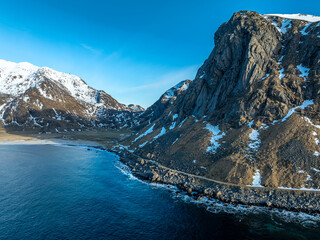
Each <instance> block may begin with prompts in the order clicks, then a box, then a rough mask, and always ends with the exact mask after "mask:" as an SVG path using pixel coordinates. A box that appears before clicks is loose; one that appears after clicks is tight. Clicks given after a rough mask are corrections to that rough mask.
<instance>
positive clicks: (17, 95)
mask: <svg viewBox="0 0 320 240" xmlns="http://www.w3.org/2000/svg"><path fill="white" fill-rule="evenodd" d="M139 107H140V106H139ZM139 107H136V108H132V107H127V106H126V105H124V104H120V103H119V102H117V101H116V100H115V99H114V98H112V97H111V96H110V95H108V94H107V93H105V92H104V91H101V90H96V89H94V88H92V87H90V86H88V85H87V84H86V83H85V82H84V81H83V80H82V79H81V78H79V77H77V76H74V75H71V74H66V73H61V72H57V71H55V70H53V69H50V68H47V67H37V66H34V65H32V64H30V63H13V62H8V61H4V60H0V117H1V121H0V124H1V125H2V126H3V127H5V128H6V129H7V130H36V131H42V132H52V131H54V132H63V131H79V130H81V129H87V128H100V127H106V128H109V127H110V128H118V127H124V126H128V125H130V126H132V125H134V124H135V123H137V121H135V122H134V121H132V118H133V117H135V115H137V114H138V113H137V112H139V111H141V110H143V109H141V108H139ZM127 123H129V124H127Z"/></svg>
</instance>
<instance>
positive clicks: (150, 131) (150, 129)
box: [132, 124, 156, 143]
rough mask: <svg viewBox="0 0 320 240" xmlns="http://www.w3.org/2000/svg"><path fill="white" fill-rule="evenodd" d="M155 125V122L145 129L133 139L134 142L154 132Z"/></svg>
mask: <svg viewBox="0 0 320 240" xmlns="http://www.w3.org/2000/svg"><path fill="white" fill-rule="evenodd" d="M155 125H156V124H153V125H152V126H151V127H150V128H149V129H148V130H147V131H145V132H144V133H142V134H141V135H139V136H138V137H137V138H136V139H135V140H133V142H132V143H134V142H136V141H137V140H138V139H140V138H142V137H144V136H146V135H148V134H150V133H152V132H153V128H154V126H155Z"/></svg>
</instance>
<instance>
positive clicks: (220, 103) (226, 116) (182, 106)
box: [123, 11, 320, 188]
mask: <svg viewBox="0 0 320 240" xmlns="http://www.w3.org/2000/svg"><path fill="white" fill-rule="evenodd" d="M319 21H320V18H317V17H313V16H306V15H286V16H283V15H280V16H276V15H260V14H258V13H256V12H250V11H242V12H237V13H235V14H234V15H233V16H232V17H231V19H230V20H229V21H228V22H226V23H223V24H222V25H221V26H220V28H219V29H218V31H217V32H216V34H215V37H214V41H215V48H214V49H213V51H212V52H211V54H210V55H209V57H208V59H207V60H206V61H205V62H204V64H203V66H202V67H201V68H200V69H199V70H198V73H197V75H196V77H195V79H194V80H193V81H192V82H191V83H190V85H189V87H188V88H187V89H186V90H185V91H184V93H183V94H180V95H179V96H177V97H176V99H175V101H174V103H173V104H170V105H169V106H168V107H166V108H165V109H162V111H158V112H160V113H161V114H155V113H153V114H155V116H156V117H154V118H151V119H150V122H149V123H148V124H147V126H145V127H144V128H143V129H142V130H141V131H140V132H139V133H138V134H137V135H136V136H133V137H132V138H131V139H128V140H127V141H125V142H124V143H123V144H124V145H127V146H128V147H129V149H131V150H132V151H134V152H135V153H136V154H138V155H141V156H143V157H146V158H150V159H153V160H155V161H158V162H160V163H162V164H164V165H166V166H168V167H171V168H174V169H177V170H182V171H185V172H190V173H194V174H198V175H203V176H206V177H209V178H213V179H216V180H220V181H224V182H230V183H235V184H245V185H255V186H260V185H262V186H269V187H294V188H303V187H305V188H320V177H319V176H318V175H319V172H320V170H319V169H320V159H319V155H320V154H319V152H320V148H319V146H318V144H319V137H318V134H320V130H319V129H320V127H319V125H317V124H319V123H320V119H319V114H318V113H319V97H318V93H319V90H320V22H319ZM147 111H148V110H147ZM155 112H156V111H155Z"/></svg>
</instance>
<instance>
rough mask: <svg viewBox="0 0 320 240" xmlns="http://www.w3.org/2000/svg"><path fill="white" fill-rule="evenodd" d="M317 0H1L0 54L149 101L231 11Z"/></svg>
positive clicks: (302, 5) (291, 9)
mask: <svg viewBox="0 0 320 240" xmlns="http://www.w3.org/2000/svg"><path fill="white" fill-rule="evenodd" d="M319 2H320V1H295V0H293V1H280V0H277V1H274V0H269V1H264V2H262V1H257V0H255V1H236V0H229V1H228V0H225V1H209V0H208V1H201V0H197V1H196V0H194V1H190V0H183V1H182V0H176V1H175V0H171V1H170V0H161V1H158V0H135V1H129V0H117V1H111V0H104V1H103V0H91V1H84V0H77V1H74V0H72V1H71V0H55V1H43V0H42V1H35V0H25V1H21V0H20V1H18V0H5V1H4V0H0V3H1V7H0V58H1V59H5V60H9V61H14V62H30V63H33V64H35V65H37V66H48V67H51V68H53V69H56V70H58V71H62V72H68V73H72V74H75V75H78V76H80V77H82V78H83V79H84V80H85V81H86V82H87V83H88V84H89V85H91V86H93V87H94V88H97V89H103V90H105V91H106V92H107V93H109V94H111V95H112V96H113V97H114V98H116V99H117V100H118V101H120V102H122V103H126V104H129V103H136V104H140V105H142V106H144V107H148V106H149V105H151V104H152V103H153V102H154V101H156V100H157V99H158V98H159V97H160V95H161V94H162V93H163V92H164V91H165V90H166V89H168V88H170V87H171V86H173V85H175V84H176V83H178V82H179V81H181V80H184V79H186V78H189V79H193V78H194V76H195V74H196V71H197V68H198V67H200V66H201V64H202V63H203V61H204V60H205V59H206V58H207V56H208V55H209V54H210V52H211V50H212V48H213V35H214V32H215V31H216V30H217V28H218V27H219V25H220V24H221V23H223V22H225V21H227V20H229V18H230V17H231V16H232V14H233V12H236V11H240V10H254V11H258V12H259V13H305V14H312V15H320V3H319Z"/></svg>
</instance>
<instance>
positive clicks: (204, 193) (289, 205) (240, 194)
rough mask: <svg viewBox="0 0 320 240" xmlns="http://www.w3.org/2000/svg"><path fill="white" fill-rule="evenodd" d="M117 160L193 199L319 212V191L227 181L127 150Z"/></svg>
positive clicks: (153, 180)
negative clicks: (170, 165)
mask: <svg viewBox="0 0 320 240" xmlns="http://www.w3.org/2000/svg"><path fill="white" fill-rule="evenodd" d="M117 154H118V155H119V156H120V161H121V162H122V163H124V164H125V165H127V166H128V167H129V168H130V169H131V171H132V173H133V174H134V175H135V176H136V177H138V178H139V179H142V180H146V181H150V182H157V183H162V184H170V185H174V186H177V187H178V188H179V189H181V190H183V191H186V192H187V194H188V195H191V196H193V197H195V198H201V197H208V198H211V199H215V200H218V201H221V202H224V203H232V204H235V205H237V204H244V205H253V206H263V207H270V208H279V209H285V210H289V211H296V212H306V213H310V214H319V213H320V202H319V199H320V192H319V191H300V190H286V189H272V188H266V187H249V186H240V185H235V184H228V183H223V182H219V181H215V180H212V179H208V178H205V177H201V176H196V175H193V174H188V173H184V172H180V171H176V170H173V169H170V168H167V167H165V166H162V165H160V164H158V163H156V162H154V161H152V160H149V159H143V158H141V157H139V156H136V155H135V154H133V153H130V152H124V151H121V152H117Z"/></svg>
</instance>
